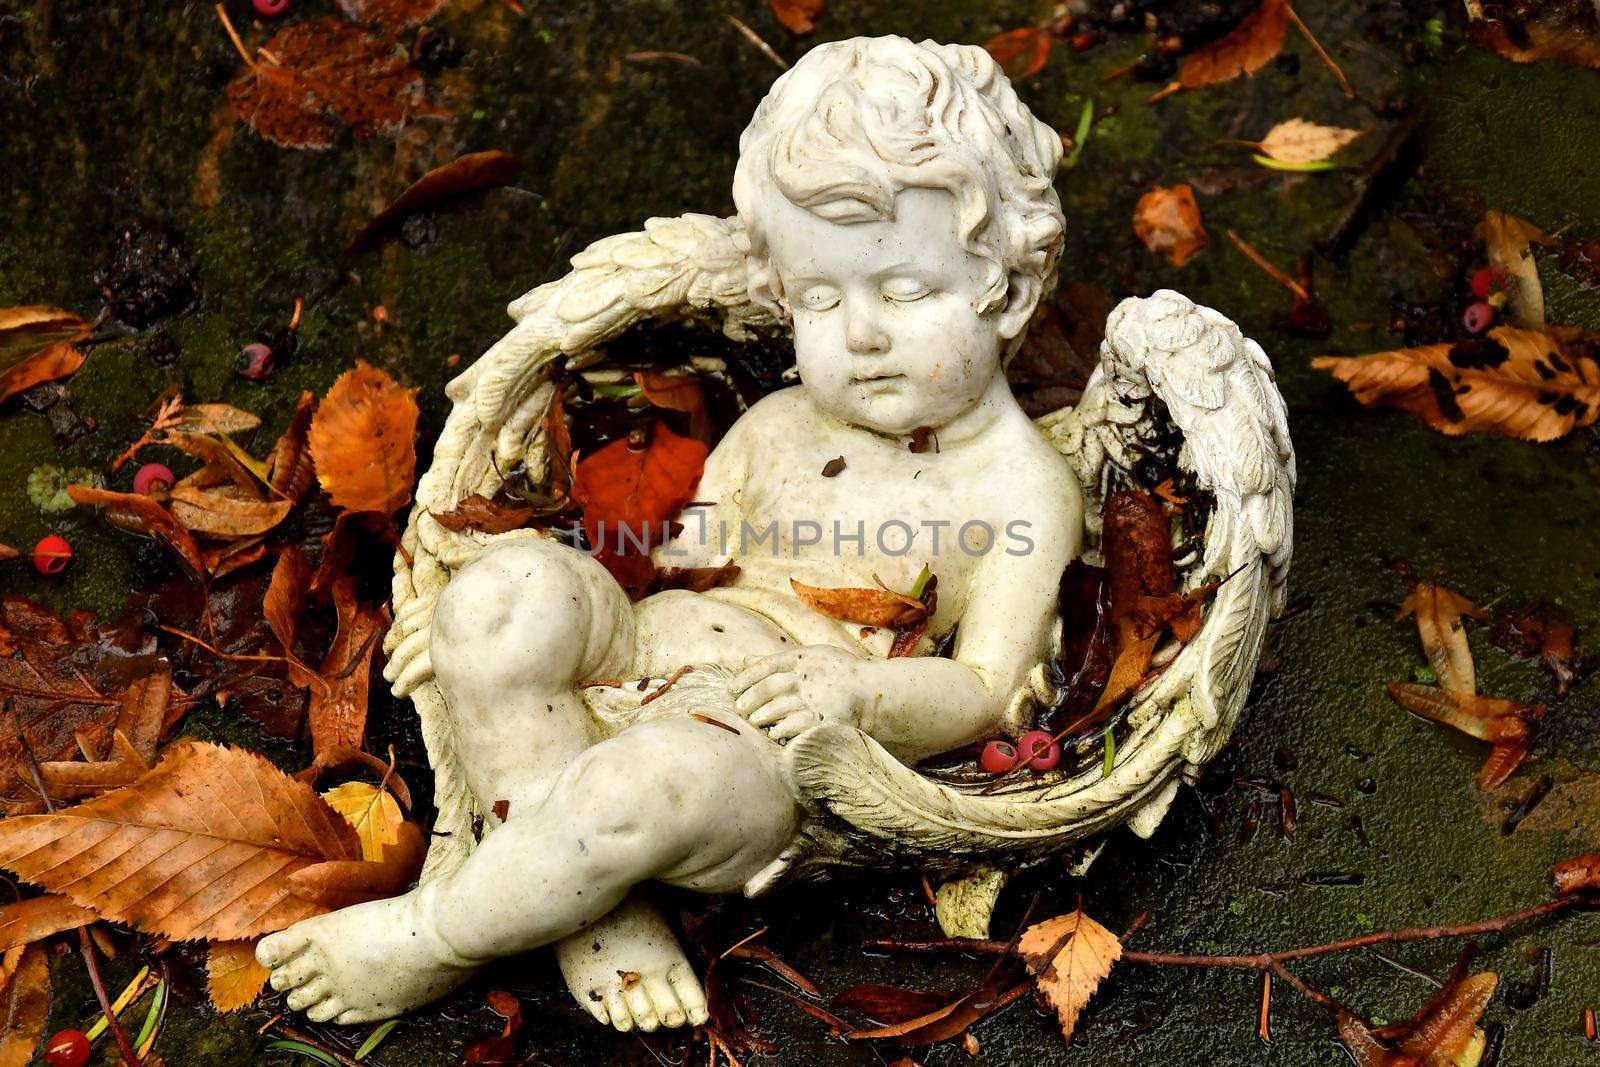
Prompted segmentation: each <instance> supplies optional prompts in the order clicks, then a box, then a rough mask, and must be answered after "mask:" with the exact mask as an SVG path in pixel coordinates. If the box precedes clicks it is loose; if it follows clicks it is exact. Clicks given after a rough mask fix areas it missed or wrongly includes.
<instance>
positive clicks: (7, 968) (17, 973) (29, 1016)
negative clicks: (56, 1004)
mask: <svg viewBox="0 0 1600 1067" xmlns="http://www.w3.org/2000/svg"><path fill="white" fill-rule="evenodd" d="M49 1018H50V964H49V962H48V960H47V957H46V956H45V952H44V949H43V947H41V946H39V945H26V946H20V945H19V946H18V947H16V948H14V949H11V950H10V951H9V952H7V953H6V954H5V956H4V958H0V1067H26V1065H27V1064H28V1063H30V1062H32V1060H33V1055H34V1052H35V1051H37V1050H38V1047H39V1042H40V1041H41V1040H43V1038H44V1026H45V1023H46V1021H48V1020H49Z"/></svg>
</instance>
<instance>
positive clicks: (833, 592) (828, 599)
mask: <svg viewBox="0 0 1600 1067" xmlns="http://www.w3.org/2000/svg"><path fill="white" fill-rule="evenodd" d="M789 587H790V588H791V589H793V590H794V595H795V596H797V597H799V598H800V600H801V601H802V602H803V603H804V604H805V605H806V606H807V607H808V608H810V609H811V610H812V611H817V612H821V613H822V614H824V615H826V616H828V617H829V618H833V619H842V620H844V621H845V622H854V623H860V624H861V625H862V626H882V627H885V628H889V629H900V628H904V627H910V626H915V625H916V624H917V623H920V622H922V621H923V620H925V619H926V618H927V617H928V605H927V604H924V603H923V602H922V601H921V600H918V599H917V598H916V597H913V596H907V595H906V594H904V593H896V592H895V591H894V590H892V589H889V588H887V587H885V586H884V585H882V584H881V583H880V584H879V586H878V588H876V589H862V588H848V587H847V588H837V589H830V588H824V587H822V586H816V585H806V584H805V583H804V582H798V581H795V580H794V579H793V578H791V579H789Z"/></svg>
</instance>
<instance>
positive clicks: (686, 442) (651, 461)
mask: <svg viewBox="0 0 1600 1067" xmlns="http://www.w3.org/2000/svg"><path fill="white" fill-rule="evenodd" d="M707 452H708V449H707V447H706V445H705V443H704V442H701V441H697V440H695V439H694V438H692V437H679V436H678V435H677V434H675V433H673V432H672V431H671V430H670V429H668V428H667V427H666V426H665V425H663V424H662V423H659V422H657V423H655V424H654V425H653V426H652V427H651V429H650V439H649V444H648V445H646V447H644V448H639V449H636V448H633V447H632V446H631V444H630V442H629V441H627V440H619V441H613V442H612V443H611V444H609V445H607V446H606V447H604V448H602V449H601V450H600V451H598V452H596V453H595V454H594V455H592V456H588V457H585V458H583V459H581V460H577V461H576V462H575V464H574V470H573V484H572V498H573V499H574V500H575V501H577V502H578V504H579V505H581V506H582V507H583V528H584V532H585V533H586V534H587V535H588V537H589V544H590V545H591V546H592V547H594V548H595V549H596V556H597V558H598V559H599V560H600V562H601V563H603V564H605V566H606V569H607V570H609V571H611V573H612V574H613V575H614V576H616V577H617V580H618V581H619V582H621V583H622V585H623V587H624V588H626V589H632V590H638V589H642V588H643V587H645V586H647V585H648V584H649V582H650V579H651V577H653V576H654V574H655V568H654V567H653V566H652V565H651V564H650V559H649V557H648V555H646V553H647V552H648V550H649V549H650V547H651V546H653V545H655V544H657V543H659V542H661V541H663V540H664V537H663V536H662V534H663V528H664V526H665V524H666V521H667V520H668V519H670V518H671V517H672V516H674V515H676V514H677V513H678V511H679V510H680V509H681V508H682V507H683V505H684V504H686V503H688V501H689V497H690V495H691V494H692V493H693V492H694V487H695V485H696V484H697V483H698V482H699V481H700V472H701V471H702V470H703V469H704V467H705V462H706V454H707Z"/></svg>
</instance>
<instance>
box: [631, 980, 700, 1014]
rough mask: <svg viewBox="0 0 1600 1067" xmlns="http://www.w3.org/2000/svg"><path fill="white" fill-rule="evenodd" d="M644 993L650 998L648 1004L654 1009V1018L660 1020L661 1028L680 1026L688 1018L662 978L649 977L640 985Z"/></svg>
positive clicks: (676, 996)
mask: <svg viewBox="0 0 1600 1067" xmlns="http://www.w3.org/2000/svg"><path fill="white" fill-rule="evenodd" d="M641 984H642V985H643V986H644V991H645V994H646V995H647V996H649V998H650V1004H651V1006H652V1007H654V1008H655V1012H656V1018H657V1019H659V1020H661V1025H662V1026H682V1025H683V1023H684V1020H685V1019H686V1018H688V1015H687V1013H686V1012H685V1011H684V1010H683V1005H682V1004H680V1003H678V994H677V993H676V992H675V991H674V990H673V988H672V985H671V984H670V983H669V982H668V981H667V980H666V979H665V978H662V977H658V976H656V975H650V976H648V977H647V978H645V980H644V981H643V982H642V983H641Z"/></svg>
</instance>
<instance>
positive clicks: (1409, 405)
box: [1311, 326, 1600, 441]
mask: <svg viewBox="0 0 1600 1067" xmlns="http://www.w3.org/2000/svg"><path fill="white" fill-rule="evenodd" d="M1597 343H1600V336H1597V335H1595V334H1591V333H1587V332H1585V331H1583V330H1577V329H1572V328H1569V327H1562V326H1556V327H1551V328H1550V329H1549V330H1548V331H1539V330H1519V329H1517V328H1516V327H1514V326H1497V327H1495V328H1494V329H1492V330H1490V331H1489V336H1488V337H1482V338H1476V339H1473V340H1470V341H1461V342H1458V343H1456V344H1438V345H1423V346H1421V347H1419V348H1402V349H1396V350H1393V351H1389V352H1375V353H1373V354H1372V355H1369V356H1318V357H1317V358H1315V359H1313V360H1312V361H1311V365H1312V366H1313V367H1315V368H1317V369H1319V370H1326V371H1330V372H1332V374H1333V376H1334V377H1335V378H1338V379H1339V380H1340V381H1341V382H1344V383H1345V384H1346V385H1347V386H1349V387H1350V391H1351V393H1352V394H1354V396H1355V398H1356V400H1357V401H1359V402H1360V403H1362V404H1364V405H1366V406H1368V407H1392V408H1399V409H1400V410H1402V411H1405V412H1408V413H1409V414H1411V415H1413V416H1415V417H1416V418H1418V419H1421V420H1422V421H1423V422H1424V423H1426V424H1427V425H1429V426H1431V427H1432V428H1433V429H1435V430H1438V431H1439V432H1441V433H1445V434H1449V435H1450V436H1456V435H1459V434H1464V433H1472V432H1475V431H1487V432H1489V433H1495V434H1500V435H1501V436H1504V437H1517V438H1521V439H1522V440H1525V441H1554V440H1555V439H1556V438H1558V437H1562V436H1564V435H1565V434H1567V433H1570V432H1571V431H1572V430H1573V429H1575V428H1577V427H1580V426H1589V425H1591V424H1593V422H1594V421H1595V417H1596V415H1600V365H1597V363H1596V352H1597Z"/></svg>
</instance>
